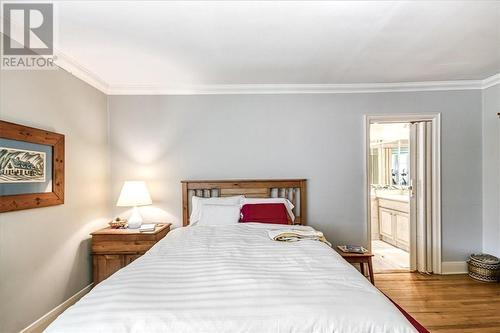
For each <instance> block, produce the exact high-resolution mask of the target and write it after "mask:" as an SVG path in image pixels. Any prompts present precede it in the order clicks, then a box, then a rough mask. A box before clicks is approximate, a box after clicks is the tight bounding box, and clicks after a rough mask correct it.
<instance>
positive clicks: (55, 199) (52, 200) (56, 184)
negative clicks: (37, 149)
mask: <svg viewBox="0 0 500 333" xmlns="http://www.w3.org/2000/svg"><path fill="white" fill-rule="evenodd" d="M0 138H2V139H8V140H15V141H23V142H29V143H34V144H40V145H46V146H51V147H52V191H51V192H44V193H26V194H10V195H0V213H4V212H10V211H15V210H22V209H30V208H38V207H47V206H54V205H61V204H63V203H64V135H63V134H59V133H54V132H49V131H45V130H42V129H38V128H33V127H28V126H23V125H19V124H14V123H9V122H6V121H3V120H0ZM47 172H50V170H48V171H47Z"/></svg>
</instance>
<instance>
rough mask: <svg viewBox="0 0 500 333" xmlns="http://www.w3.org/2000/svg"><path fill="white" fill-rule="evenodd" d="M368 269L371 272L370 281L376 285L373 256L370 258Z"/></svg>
mask: <svg viewBox="0 0 500 333" xmlns="http://www.w3.org/2000/svg"><path fill="white" fill-rule="evenodd" d="M368 270H369V272H368V273H369V274H370V281H371V283H372V284H373V285H375V278H374V277H373V266H372V258H371V257H370V258H369V259H368Z"/></svg>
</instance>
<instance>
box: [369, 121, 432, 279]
mask: <svg viewBox="0 0 500 333" xmlns="http://www.w3.org/2000/svg"><path fill="white" fill-rule="evenodd" d="M365 120H366V123H365V125H366V162H367V163H366V165H367V172H366V177H365V181H366V184H367V208H368V209H367V225H368V228H367V230H368V233H367V234H368V244H369V249H370V251H371V252H372V253H373V254H374V259H373V268H374V271H375V273H385V272H408V271H419V272H425V273H437V274H440V273H441V216H440V127H439V126H440V119H439V114H434V115H396V116H366V119H365Z"/></svg>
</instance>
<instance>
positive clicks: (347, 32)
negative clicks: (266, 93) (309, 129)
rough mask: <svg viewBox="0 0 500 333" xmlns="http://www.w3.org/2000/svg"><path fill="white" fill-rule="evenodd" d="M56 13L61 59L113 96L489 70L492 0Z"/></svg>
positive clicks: (498, 61) (497, 51)
mask: <svg viewBox="0 0 500 333" xmlns="http://www.w3.org/2000/svg"><path fill="white" fill-rule="evenodd" d="M57 7H58V8H57V18H58V20H57V25H58V27H59V29H58V30H59V31H58V44H57V45H56V47H57V49H58V50H59V52H60V54H61V58H63V59H61V62H63V61H67V62H68V63H71V64H72V66H73V68H74V70H75V71H79V72H83V73H84V75H88V76H89V77H91V78H93V79H95V80H96V81H99V82H100V83H101V84H103V85H105V86H107V87H108V88H109V89H111V90H113V89H115V90H117V91H119V90H120V87H124V88H127V87H128V88H134V87H135V88H137V89H139V88H141V87H145V89H152V88H157V89H160V90H162V89H163V90H167V91H168V90H169V89H171V90H172V91H175V90H176V89H178V90H179V89H180V90H182V89H184V88H185V89H189V87H210V86H214V85H221V86H226V87H231V86H238V85H255V87H258V86H259V85H264V87H265V86H266V85H272V86H275V85H278V86H279V85H283V86H286V85H300V86H302V87H307V86H308V85H311V87H314V85H319V86H318V87H321V85H329V84H358V83H363V84H366V83H399V82H422V81H456V80H482V79H485V78H487V77H490V76H492V75H495V74H497V73H500V2H499V1H409V2H406V1H404V2H396V1H378V2H375V1H335V2H326V1H319V2H311V1H303V2H299V1H292V2H284V1H276V2H272V1H260V2H256V1H254V2H246V1H245V2H243V1H233V2H230V1H222V2H219V1H211V2H206V1H188V2H180V1H179V2H177V1H170V2H162V1H137V2H132V1H128V2H125V1H64V2H59V3H57ZM63 67H64V66H63Z"/></svg>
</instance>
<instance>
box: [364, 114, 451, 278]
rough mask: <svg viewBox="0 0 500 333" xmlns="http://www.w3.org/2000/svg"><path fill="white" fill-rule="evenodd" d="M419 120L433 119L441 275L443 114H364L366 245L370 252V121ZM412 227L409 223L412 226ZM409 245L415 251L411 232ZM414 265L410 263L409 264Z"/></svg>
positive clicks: (436, 265)
mask: <svg viewBox="0 0 500 333" xmlns="http://www.w3.org/2000/svg"><path fill="white" fill-rule="evenodd" d="M417 121H430V122H432V179H433V182H432V207H433V208H434V209H433V212H432V266H433V267H432V268H433V273H434V274H441V265H442V261H441V240H442V238H441V114H440V113H402V114H366V115H365V116H364V132H365V140H364V144H365V149H364V152H365V156H364V159H365V171H364V185H365V186H364V187H365V209H366V225H367V229H366V230H367V238H366V240H367V244H368V250H369V251H370V252H371V250H372V249H371V244H372V242H371V237H372V235H371V208H370V207H371V198H370V195H371V187H370V182H369V175H370V158H369V156H370V124H372V123H410V122H417ZM412 228H413V226H410V229H412ZM414 238H415V239H414ZM410 241H411V244H410V248H411V251H412V252H413V253H414V248H413V247H414V246H415V244H416V235H415V233H414V232H413V234H412V235H410ZM410 264H411V263H410Z"/></svg>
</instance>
